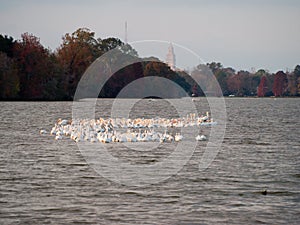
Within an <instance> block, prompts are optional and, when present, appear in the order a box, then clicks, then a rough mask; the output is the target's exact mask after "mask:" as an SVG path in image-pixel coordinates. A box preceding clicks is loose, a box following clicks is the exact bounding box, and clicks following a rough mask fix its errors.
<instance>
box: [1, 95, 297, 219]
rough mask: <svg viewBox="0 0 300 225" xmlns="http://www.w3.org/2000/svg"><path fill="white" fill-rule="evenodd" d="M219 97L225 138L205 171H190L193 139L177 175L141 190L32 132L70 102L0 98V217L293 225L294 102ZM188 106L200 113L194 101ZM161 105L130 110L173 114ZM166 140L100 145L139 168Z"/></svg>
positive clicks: (106, 110) (100, 111) (194, 164)
mask: <svg viewBox="0 0 300 225" xmlns="http://www.w3.org/2000/svg"><path fill="white" fill-rule="evenodd" d="M225 101H226V107H227V108H226V110H227V128H226V134H225V138H224V140H223V144H222V148H221V150H220V151H219V153H218V155H217V156H216V158H215V159H214V161H213V162H212V163H211V164H210V166H209V168H207V169H206V170H204V171H199V169H198V168H199V167H198V165H199V162H200V159H201V156H202V154H203V149H204V145H205V143H204V142H201V143H199V145H197V148H196V150H195V152H194V154H193V156H192V157H191V159H190V160H189V161H188V163H187V164H186V165H185V166H184V167H183V168H182V169H181V170H180V171H179V172H178V173H177V174H174V175H173V176H171V177H170V178H169V179H167V180H165V181H163V182H160V183H157V184H153V185H150V186H146V187H132V186H126V185H121V184H118V183H115V182H112V181H110V180H108V179H106V178H104V177H102V176H100V175H99V174H98V173H96V172H95V170H94V169H93V168H92V167H90V166H89V164H88V163H87V162H86V161H85V158H84V157H83V156H82V154H81V152H80V151H79V148H78V146H77V145H76V143H74V142H73V141H71V140H69V139H64V140H61V141H55V140H54V137H53V136H48V135H44V136H41V135H40V134H39V130H40V129H42V128H44V129H47V130H48V131H49V130H50V129H51V127H52V126H53V124H54V123H55V122H56V120H57V119H58V118H60V117H61V118H71V117H72V102H0V112H1V113H0V117H1V124H0V135H1V139H0V140H1V141H0V149H1V154H0V223H1V224H18V223H21V224H46V223H53V224H73V223H76V224H89V223H90V224H110V223H113V224H119V223H120V224H224V223H228V224H299V223H300V99H296V98H291V99H288V98H284V99H271V98H259V99H258V98H227V99H226V100H225ZM112 102H113V100H112V99H105V100H103V99H99V100H98V102H97V107H96V112H97V115H101V116H104V117H107V116H109V115H110V107H111V104H112ZM195 104H197V107H198V109H199V111H201V112H206V111H207V110H209V107H208V104H207V102H206V101H205V99H204V98H200V100H199V101H196V102H195ZM166 105H167V104H166V101H164V100H151V101H150V100H149V99H144V100H141V101H140V102H139V103H138V104H136V106H135V107H134V108H133V110H132V113H131V114H132V115H131V116H133V117H134V116H143V115H146V116H150V117H154V116H161V117H171V116H174V114H176V113H175V112H174V109H173V108H172V107H171V106H170V105H169V106H166ZM175 116H176V115H175ZM203 132H204V133H206V134H209V128H203ZM174 145H175V144H173V143H164V144H162V145H160V147H159V148H158V149H157V150H156V152H152V151H148V152H143V154H139V153H137V154H134V153H133V152H132V151H124V150H123V151H122V149H121V150H120V148H119V145H113V144H110V145H109V146H110V150H111V151H112V154H114V155H115V157H118V156H119V157H121V158H122V160H125V161H126V160H127V161H131V162H133V161H135V162H138V163H144V164H149V163H154V162H157V161H160V160H161V159H163V158H164V157H165V155H166V154H169V153H170V152H171V151H172V149H173V148H174ZM264 189H267V195H263V194H262V190H264Z"/></svg>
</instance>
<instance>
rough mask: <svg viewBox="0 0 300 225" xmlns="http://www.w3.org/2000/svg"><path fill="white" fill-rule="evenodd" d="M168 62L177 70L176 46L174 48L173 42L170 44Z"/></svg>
mask: <svg viewBox="0 0 300 225" xmlns="http://www.w3.org/2000/svg"><path fill="white" fill-rule="evenodd" d="M166 62H167V64H168V66H169V67H170V68H171V69H172V70H175V68H176V66H175V65H176V59H175V54H174V48H173V45H172V43H170V46H169V50H168V54H167V58H166Z"/></svg>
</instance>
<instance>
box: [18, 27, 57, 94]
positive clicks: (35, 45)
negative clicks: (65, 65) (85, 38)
mask: <svg viewBox="0 0 300 225" xmlns="http://www.w3.org/2000/svg"><path fill="white" fill-rule="evenodd" d="M14 56H15V58H16V60H17V63H18V65H19V66H18V67H19V77H20V94H19V95H20V97H21V98H24V99H42V98H43V91H44V88H45V84H46V83H47V81H48V79H51V75H52V72H53V67H52V65H53V64H52V63H51V53H50V51H49V50H48V49H46V48H44V47H43V46H42V45H41V43H40V39H39V38H37V37H35V36H34V35H32V34H29V33H25V34H22V40H21V41H18V42H17V43H15V45H14Z"/></svg>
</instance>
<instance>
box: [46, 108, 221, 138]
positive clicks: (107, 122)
mask: <svg viewBox="0 0 300 225" xmlns="http://www.w3.org/2000/svg"><path fill="white" fill-rule="evenodd" d="M215 124H216V122H214V121H213V119H211V118H210V117H209V113H208V112H207V113H206V115H205V116H196V114H188V115H187V116H186V117H182V118H174V119H166V118H152V119H144V118H137V119H125V118H114V119H113V118H109V119H104V118H99V119H92V120H89V119H75V120H65V119H58V121H57V122H56V123H55V125H54V127H53V128H52V129H51V131H50V135H53V136H55V140H61V139H63V137H64V136H65V137H70V138H71V139H72V140H73V141H75V142H81V141H88V142H92V143H95V142H102V143H111V142H173V141H176V142H178V141H181V140H183V138H184V137H183V136H182V135H181V134H180V133H176V134H175V135H172V134H170V133H168V132H167V129H168V128H182V127H189V126H206V125H215ZM155 128H164V129H165V130H166V131H165V132H164V133H161V132H157V131H154V130H155ZM118 130H119V131H118ZM120 130H126V131H125V132H121V131H120ZM40 134H42V135H43V134H48V132H47V131H46V130H40ZM195 139H196V140H197V141H206V140H207V138H206V136H205V135H203V134H202V135H200V134H199V135H197V136H196V137H195Z"/></svg>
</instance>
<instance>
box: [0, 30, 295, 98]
mask: <svg viewBox="0 0 300 225" xmlns="http://www.w3.org/2000/svg"><path fill="white" fill-rule="evenodd" d="M112 49H118V50H119V52H120V54H123V55H126V57H127V58H128V57H129V58H131V59H132V58H136V59H139V56H138V53H137V52H136V50H135V49H133V48H132V47H131V46H130V45H128V44H125V43H123V42H122V41H121V40H120V39H118V38H106V39H101V38H95V33H94V32H92V31H90V30H89V29H87V28H80V29H78V30H76V31H75V32H73V33H72V34H69V33H67V34H65V35H64V36H63V38H62V44H61V45H60V46H59V47H58V48H57V49H56V50H55V51H52V50H50V49H48V48H45V47H44V46H43V45H42V44H41V43H40V40H39V38H37V37H36V36H34V35H33V34H29V33H24V34H22V36H21V39H20V40H14V39H13V38H12V37H10V36H7V35H0V99H1V100H72V99H73V97H74V94H75V91H76V87H77V85H78V83H79V81H80V79H81V77H82V75H83V74H84V72H85V71H86V69H87V68H88V67H89V66H90V65H91V63H92V62H93V61H94V60H96V59H97V58H98V57H100V56H102V55H103V54H104V53H106V52H108V51H110V50H112ZM126 57H125V58H126ZM202 66H203V65H199V66H197V67H196V68H194V69H193V70H192V71H191V74H192V76H197V77H198V78H199V80H198V82H199V81H200V82H201V84H202V85H201V87H199V86H198V85H197V84H196V82H195V81H194V80H193V79H191V76H190V75H189V74H188V73H187V72H186V71H173V70H171V69H170V68H169V67H168V66H167V65H166V64H165V63H163V62H160V61H159V60H158V59H155V61H153V60H152V58H149V60H147V59H143V62H139V63H134V64H132V65H128V66H126V67H124V68H122V69H120V70H118V71H116V72H115V73H114V75H113V76H112V77H111V78H110V79H109V80H108V81H107V82H106V84H105V85H104V87H103V88H102V90H101V92H100V93H99V97H109V98H113V97H116V96H117V95H118V93H119V92H120V90H122V88H123V87H125V86H126V85H127V84H129V83H131V82H132V81H134V80H136V79H138V78H142V77H148V76H154V77H164V78H167V79H169V80H172V81H174V82H176V83H177V84H178V85H180V86H181V87H182V88H183V89H184V91H185V92H186V93H187V94H189V95H195V96H203V95H204V94H205V93H206V92H208V91H209V89H210V88H211V87H210V85H211V82H210V81H211V80H212V79H211V77H208V75H207V74H206V75H203V73H202V72H201V71H203V70H202V69H203V67H202ZM206 66H207V67H209V68H210V70H211V71H212V73H213V74H212V75H211V76H215V78H216V79H217V81H218V82H219V85H220V87H221V89H222V93H214V94H215V95H221V94H223V95H224V96H229V95H235V96H258V97H266V96H277V97H280V96H300V65H297V66H295V68H294V70H293V71H289V72H283V71H278V72H276V73H269V72H268V71H267V70H264V69H260V70H258V71H256V72H248V71H244V70H241V71H235V70H234V69H233V68H225V67H223V66H222V64H221V63H216V62H212V63H208V64H207V65H206ZM106 69H107V68H106ZM95 85H97V84H95ZM155 85H157V86H159V85H161V86H162V87H161V88H164V89H167V88H168V87H165V86H163V85H162V84H161V83H160V82H159V81H158V82H157V84H155ZM143 88H146V87H141V90H143ZM169 93H170V96H168V97H180V95H181V93H177V92H176V90H174V91H170V92H169Z"/></svg>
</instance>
